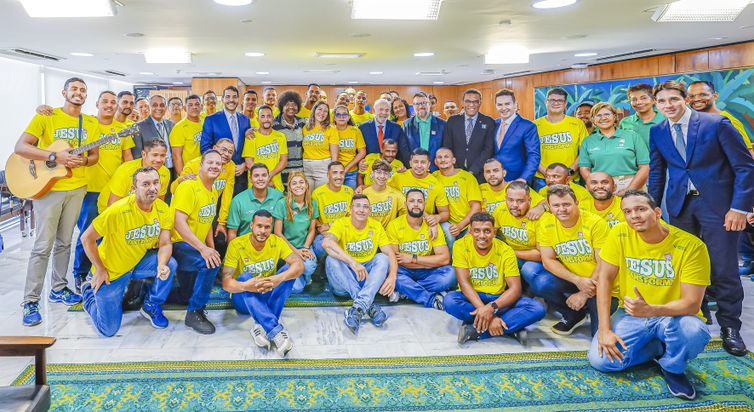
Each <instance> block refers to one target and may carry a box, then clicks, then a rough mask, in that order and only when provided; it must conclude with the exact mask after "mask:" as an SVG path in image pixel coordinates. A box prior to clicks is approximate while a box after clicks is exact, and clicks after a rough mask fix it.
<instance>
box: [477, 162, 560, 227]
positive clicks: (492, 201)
mask: <svg viewBox="0 0 754 412" xmlns="http://www.w3.org/2000/svg"><path fill="white" fill-rule="evenodd" d="M482 171H483V173H484V180H485V181H486V182H487V183H482V184H481V185H479V192H480V193H481V194H482V208H483V209H484V210H486V211H487V213H489V214H492V215H494V213H495V210H497V209H498V208H499V207H502V208H506V207H507V206H506V203H505V196H506V192H505V188H506V187H508V184H509V183H506V182H505V174H506V171H505V169H503V164H502V163H500V161H499V160H497V159H494V158H492V159H487V161H486V162H484V169H482ZM529 198H530V199H531V201H530V202H531V204H532V205H536V206H533V207H530V208H529V211H528V212H526V217H527V218H529V219H531V220H537V219H539V217H540V216H542V213H544V212H545V209H546V207H545V206H546V202H545V199H544V198H543V197H542V196H540V195H539V193H537V192H535V191H534V189H529Z"/></svg>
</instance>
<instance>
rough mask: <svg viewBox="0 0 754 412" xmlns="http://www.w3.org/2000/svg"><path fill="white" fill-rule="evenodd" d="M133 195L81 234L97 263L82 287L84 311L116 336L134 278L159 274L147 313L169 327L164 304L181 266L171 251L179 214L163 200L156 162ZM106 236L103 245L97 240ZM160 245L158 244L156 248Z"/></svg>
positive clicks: (138, 176)
mask: <svg viewBox="0 0 754 412" xmlns="http://www.w3.org/2000/svg"><path fill="white" fill-rule="evenodd" d="M132 191H133V194H131V195H129V196H126V197H124V198H123V199H120V200H118V201H117V202H115V203H113V204H112V205H110V207H108V208H107V209H105V211H104V212H102V214H100V215H99V216H97V217H96V218H94V220H93V221H92V224H91V225H90V226H89V227H88V228H87V229H86V231H85V232H84V234H83V235H82V236H81V243H82V244H83V246H84V251H85V252H86V255H87V256H88V257H89V260H91V262H92V272H93V273H92V274H91V275H90V278H89V280H87V281H86V282H84V284H83V285H82V287H81V290H82V294H83V295H84V310H86V312H87V313H89V316H91V317H92V321H93V322H94V327H95V328H97V330H98V331H99V332H100V333H101V334H103V335H105V336H108V337H109V336H113V335H115V334H116V333H117V332H118V329H120V323H121V321H122V319H123V307H122V305H121V302H122V300H123V293H124V292H125V290H126V287H127V286H128V281H129V280H131V279H143V278H155V279H154V282H153V283H152V287H151V288H150V290H149V294H148V295H147V297H146V298H145V299H144V307H142V308H141V314H142V315H144V317H146V318H147V319H149V320H150V322H151V323H152V326H154V327H155V328H159V329H163V328H166V327H167V326H168V320H167V319H166V318H165V316H163V314H162V304H163V303H165V299H166V298H167V297H168V294H169V293H170V287H171V280H172V276H173V273H175V270H176V267H177V266H178V265H177V263H176V262H175V259H173V258H171V257H170V255H171V254H172V252H173V244H172V243H171V241H170V230H171V229H172V228H173V215H172V213H171V211H170V208H169V207H168V205H166V204H165V202H163V201H162V200H160V199H158V196H159V195H160V175H159V173H157V170H155V169H153V168H152V167H142V168H141V169H138V170H137V171H136V172H135V173H134V176H133V188H132ZM99 238H102V242H100V244H99V246H97V240H98V239H99ZM155 245H159V248H158V249H154V246H155Z"/></svg>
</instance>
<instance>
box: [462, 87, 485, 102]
mask: <svg viewBox="0 0 754 412" xmlns="http://www.w3.org/2000/svg"><path fill="white" fill-rule="evenodd" d="M467 94H475V95H477V96H479V98H480V99H481V98H482V92H480V91H479V90H477V89H474V88H471V89H466V90H465V91H464V92H463V95H464V96H466V95H467Z"/></svg>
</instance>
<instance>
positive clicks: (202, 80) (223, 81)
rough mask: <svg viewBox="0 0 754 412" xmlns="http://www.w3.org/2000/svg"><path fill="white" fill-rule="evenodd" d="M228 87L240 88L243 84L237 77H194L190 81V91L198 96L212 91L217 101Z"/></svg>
mask: <svg viewBox="0 0 754 412" xmlns="http://www.w3.org/2000/svg"><path fill="white" fill-rule="evenodd" d="M228 86H236V87H239V88H242V87H243V86H244V84H243V82H241V80H240V79H239V78H238V77H194V78H193V79H191V91H192V92H193V93H195V94H198V95H199V96H201V95H202V94H204V92H206V91H207V90H213V91H214V92H215V93H217V97H218V99H219V98H220V94H221V93H222V91H223V89H225V88H226V87H228Z"/></svg>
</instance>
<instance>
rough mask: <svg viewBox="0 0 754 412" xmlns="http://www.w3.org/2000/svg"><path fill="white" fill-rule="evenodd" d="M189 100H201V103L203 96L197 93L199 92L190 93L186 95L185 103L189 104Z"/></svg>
mask: <svg viewBox="0 0 754 412" xmlns="http://www.w3.org/2000/svg"><path fill="white" fill-rule="evenodd" d="M189 100H199V103H200V104H201V102H202V98H201V97H199V95H197V94H190V95H188V96H186V100H184V103H185V104H188V101H189Z"/></svg>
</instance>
